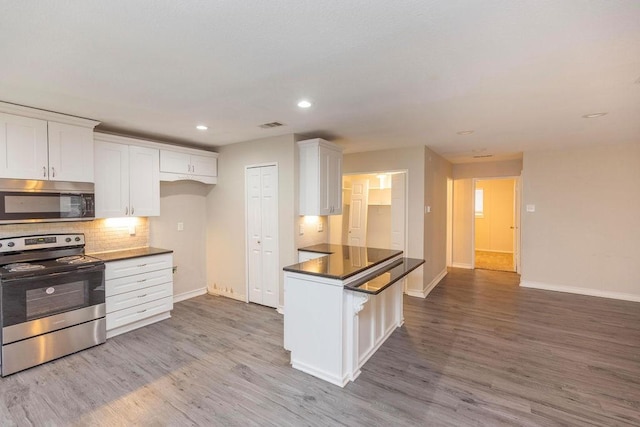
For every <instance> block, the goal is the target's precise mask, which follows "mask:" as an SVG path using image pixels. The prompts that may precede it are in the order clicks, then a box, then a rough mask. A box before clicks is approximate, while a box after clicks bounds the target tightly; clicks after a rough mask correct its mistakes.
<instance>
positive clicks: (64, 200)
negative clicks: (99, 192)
mask: <svg viewBox="0 0 640 427" xmlns="http://www.w3.org/2000/svg"><path fill="white" fill-rule="evenodd" d="M95 215H96V214H95V195H94V184H93V183H91V182H62V181H36V180H25V179H0V223H2V224H11V223H24V222H56V221H87V220H92V219H94V218H95Z"/></svg>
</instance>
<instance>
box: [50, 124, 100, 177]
mask: <svg viewBox="0 0 640 427" xmlns="http://www.w3.org/2000/svg"><path fill="white" fill-rule="evenodd" d="M49 180H51V181H79V182H93V129H90V128H86V127H82V126H74V125H68V124H65V123H56V122H49Z"/></svg>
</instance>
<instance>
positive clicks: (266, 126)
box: [258, 122, 284, 129]
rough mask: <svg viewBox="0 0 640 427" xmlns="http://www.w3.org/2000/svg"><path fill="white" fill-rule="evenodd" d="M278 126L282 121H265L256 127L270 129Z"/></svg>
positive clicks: (281, 124) (282, 124)
mask: <svg viewBox="0 0 640 427" xmlns="http://www.w3.org/2000/svg"><path fill="white" fill-rule="evenodd" d="M280 126H284V123H280V122H271V123H265V124H262V125H260V126H258V127H261V128H262V129H271V128H277V127H280Z"/></svg>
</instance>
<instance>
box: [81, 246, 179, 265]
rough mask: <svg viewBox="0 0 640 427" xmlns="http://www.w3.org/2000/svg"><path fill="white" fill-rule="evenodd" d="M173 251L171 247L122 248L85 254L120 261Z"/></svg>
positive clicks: (103, 259)
mask: <svg viewBox="0 0 640 427" xmlns="http://www.w3.org/2000/svg"><path fill="white" fill-rule="evenodd" d="M170 253H173V250H171V249H162V248H153V247H146V248H135V249H122V250H119V251H109V252H94V253H89V254H87V255H89V256H92V257H94V258H98V259H101V260H102V261H104V262H109V261H121V260H124V259H132V258H142V257H145V256H152V255H163V254H170Z"/></svg>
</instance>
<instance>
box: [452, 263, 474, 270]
mask: <svg viewBox="0 0 640 427" xmlns="http://www.w3.org/2000/svg"><path fill="white" fill-rule="evenodd" d="M451 267H453V268H466V269H467V270H473V265H471V264H468V263H466V262H452V263H451Z"/></svg>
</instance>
